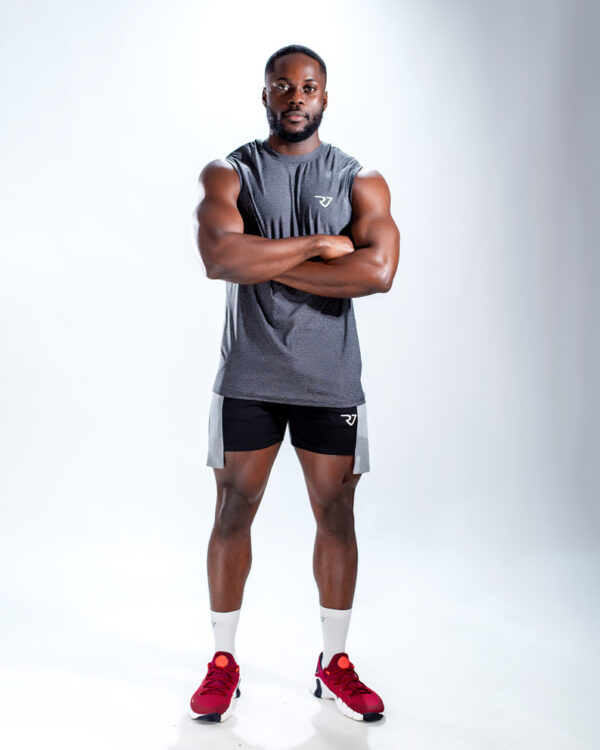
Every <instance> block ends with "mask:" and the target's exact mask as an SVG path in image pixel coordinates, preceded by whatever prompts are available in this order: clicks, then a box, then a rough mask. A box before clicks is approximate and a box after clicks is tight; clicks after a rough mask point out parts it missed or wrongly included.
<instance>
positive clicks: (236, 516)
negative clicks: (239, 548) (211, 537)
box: [215, 485, 260, 537]
mask: <svg viewBox="0 0 600 750" xmlns="http://www.w3.org/2000/svg"><path fill="white" fill-rule="evenodd" d="M259 502H260V495H259V494H257V493H254V492H251V491H249V490H248V489H244V488H239V487H235V486H231V485H224V486H223V487H222V488H220V491H219V497H218V500H217V509H216V513H215V532H216V533H217V534H218V535H219V536H221V537H231V536H235V535H236V534H245V533H247V532H248V531H249V530H250V527H251V525H252V520H253V519H254V515H255V513H256V509H257V506H258V503H259Z"/></svg>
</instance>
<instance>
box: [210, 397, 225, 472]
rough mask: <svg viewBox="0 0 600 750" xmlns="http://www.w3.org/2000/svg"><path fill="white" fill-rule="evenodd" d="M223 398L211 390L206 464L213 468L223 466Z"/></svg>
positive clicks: (221, 467)
mask: <svg viewBox="0 0 600 750" xmlns="http://www.w3.org/2000/svg"><path fill="white" fill-rule="evenodd" d="M223 399H224V396H221V394H219V393H215V392H214V391H213V396H212V401H211V403H210V413H209V415H208V456H207V458H206V465H207V466H212V467H213V468H215V469H223V468H224V467H225V452H224V446H223Z"/></svg>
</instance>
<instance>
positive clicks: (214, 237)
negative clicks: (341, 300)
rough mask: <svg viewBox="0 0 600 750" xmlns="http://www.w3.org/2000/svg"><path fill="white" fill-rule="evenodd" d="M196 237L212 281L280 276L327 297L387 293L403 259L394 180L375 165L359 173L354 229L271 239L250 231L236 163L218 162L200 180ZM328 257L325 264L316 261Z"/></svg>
mask: <svg viewBox="0 0 600 750" xmlns="http://www.w3.org/2000/svg"><path fill="white" fill-rule="evenodd" d="M199 188H200V201H199V203H198V206H197V208H196V211H195V215H194V218H195V235H196V242H197V245H198V249H199V251H200V256H201V258H202V261H203V263H204V267H205V270H206V275H207V276H208V278H209V279H223V280H225V281H232V282H236V283H238V284H258V283H260V282H263V281H269V280H273V281H279V282H280V283H282V284H287V285H288V286H291V287H294V288H295V289H301V290H302V291H305V292H311V293H312V294H318V295H321V296H323V297H362V296H365V295H368V294H375V293H377V292H387V291H389V289H390V288H391V286H392V282H393V279H394V276H395V274H396V269H397V267H398V260H399V257H400V232H399V231H398V228H397V226H396V224H395V222H394V220H393V219H392V216H391V214H390V192H389V189H388V186H387V183H386V181H385V180H384V179H383V177H382V176H381V175H380V174H379V172H376V171H374V170H372V171H369V172H366V173H365V174H364V175H363V174H361V172H359V173H358V174H357V175H356V177H355V179H354V185H353V189H352V218H351V222H350V233H351V235H352V240H350V239H349V238H348V237H345V236H339V235H327V234H314V235H308V236H305V237H289V238H286V239H279V240H270V239H266V238H265V237H259V236H256V235H251V234H244V221H243V219H242V216H241V214H240V212H239V210H238V208H237V198H238V195H239V192H240V183H239V178H238V176H237V173H236V171H235V169H234V168H233V167H232V166H231V165H230V164H229V163H228V162H226V161H224V160H220V159H219V160H216V161H213V162H210V163H209V164H207V165H206V167H204V169H203V170H202V172H201V174H200V179H199ZM315 256H319V257H320V259H321V260H320V262H317V263H315V262H311V261H309V260H308V259H309V258H314V257H315Z"/></svg>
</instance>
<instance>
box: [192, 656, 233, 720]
mask: <svg viewBox="0 0 600 750" xmlns="http://www.w3.org/2000/svg"><path fill="white" fill-rule="evenodd" d="M207 666H208V672H207V673H206V677H205V678H204V679H203V680H202V684H201V685H200V687H199V688H198V689H197V690H196V692H195V693H194V695H192V698H191V700H190V716H191V717H192V718H193V719H200V721H225V719H228V718H229V716H230V715H231V712H232V711H233V709H234V707H235V701H234V700H232V699H233V697H234V693H235V697H236V698H239V697H240V688H239V684H240V668H239V666H238V664H237V662H236V660H235V659H234V658H233V655H232V654H230V653H229V652H228V651H217V652H215V655H214V656H213V660H212V661H211V662H209V663H208V665H207Z"/></svg>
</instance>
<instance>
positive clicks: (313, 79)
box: [275, 76, 318, 83]
mask: <svg viewBox="0 0 600 750" xmlns="http://www.w3.org/2000/svg"><path fill="white" fill-rule="evenodd" d="M275 80H276V81H289V83H291V81H290V79H289V78H286V77H285V76H279V78H276V79H275ZM304 81H305V82H306V81H314V82H315V83H318V81H317V79H316V78H305V79H304Z"/></svg>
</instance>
